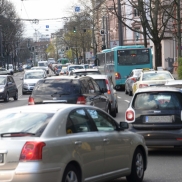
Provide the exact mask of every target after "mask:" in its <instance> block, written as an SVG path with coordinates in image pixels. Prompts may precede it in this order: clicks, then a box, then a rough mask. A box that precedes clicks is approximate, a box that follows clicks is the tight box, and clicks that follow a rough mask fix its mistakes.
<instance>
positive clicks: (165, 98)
mask: <svg viewBox="0 0 182 182" xmlns="http://www.w3.org/2000/svg"><path fill="white" fill-rule="evenodd" d="M180 100H182V95H181V93H174V92H154V93H153V92H151V93H150V92H149V93H138V94H137V95H136V97H135V99H134V102H133V103H134V104H133V107H134V108H135V109H140V110H141V109H142V110H150V109H160V110H171V109H178V108H180V107H181V106H180V105H181V104H180Z"/></svg>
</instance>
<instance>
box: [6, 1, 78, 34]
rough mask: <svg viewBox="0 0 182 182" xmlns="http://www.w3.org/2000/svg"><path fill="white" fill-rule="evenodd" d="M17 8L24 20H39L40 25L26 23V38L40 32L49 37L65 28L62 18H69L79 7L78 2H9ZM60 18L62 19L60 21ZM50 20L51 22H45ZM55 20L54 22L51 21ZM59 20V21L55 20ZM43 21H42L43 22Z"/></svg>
mask: <svg viewBox="0 0 182 182" xmlns="http://www.w3.org/2000/svg"><path fill="white" fill-rule="evenodd" d="M9 1H11V2H12V3H13V4H14V5H15V8H16V11H17V12H18V14H19V16H20V18H22V19H39V20H40V21H39V23H38V24H34V23H31V22H30V21H24V23H25V25H26V26H25V29H26V30H25V33H24V36H26V37H32V36H33V33H34V32H35V31H36V30H38V31H39V32H40V33H42V34H45V35H49V36H50V34H51V33H53V32H55V31H56V30H58V29H60V28H62V27H63V22H64V20H62V19H61V18H62V17H67V16H69V15H70V14H71V11H72V12H74V11H75V7H76V6H79V4H78V3H77V0H9ZM59 18H60V19H59ZM45 19H49V20H45ZM51 19H54V20H51ZM55 19H57V20H55ZM41 20H42V21H41ZM47 26H49V28H46V27H47Z"/></svg>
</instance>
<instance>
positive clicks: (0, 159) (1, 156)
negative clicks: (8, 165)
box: [0, 154, 3, 163]
mask: <svg viewBox="0 0 182 182" xmlns="http://www.w3.org/2000/svg"><path fill="white" fill-rule="evenodd" d="M0 163H3V154H0Z"/></svg>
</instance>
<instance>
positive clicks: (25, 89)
mask: <svg viewBox="0 0 182 182" xmlns="http://www.w3.org/2000/svg"><path fill="white" fill-rule="evenodd" d="M33 88H34V86H28V87H25V86H24V87H22V91H23V92H32V91H33Z"/></svg>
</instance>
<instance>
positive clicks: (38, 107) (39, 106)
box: [3, 104, 86, 113]
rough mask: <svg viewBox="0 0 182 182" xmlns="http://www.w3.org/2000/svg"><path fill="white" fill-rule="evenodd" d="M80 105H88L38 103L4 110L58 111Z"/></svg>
mask: <svg viewBox="0 0 182 182" xmlns="http://www.w3.org/2000/svg"><path fill="white" fill-rule="evenodd" d="M79 107H86V105H80V104H37V105H31V106H28V105H27V106H20V107H13V108H9V109H4V110H3V111H7V112H20V111H24V112H25V111H27V112H47V113H51V112H54V113H55V112H57V111H58V110H65V109H67V108H73V109H74V108H79Z"/></svg>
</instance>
